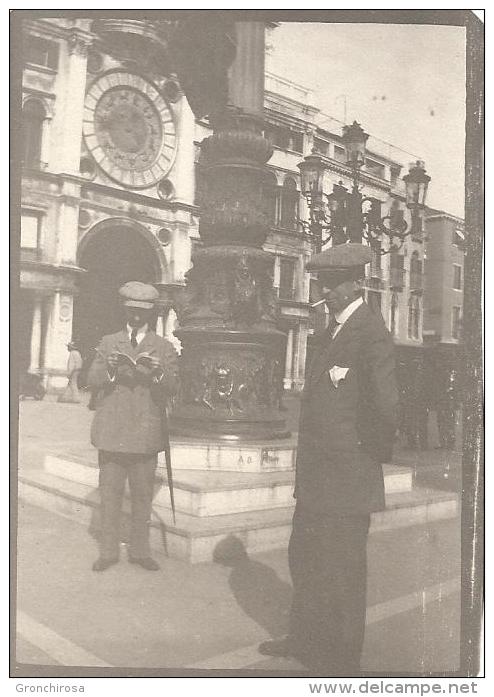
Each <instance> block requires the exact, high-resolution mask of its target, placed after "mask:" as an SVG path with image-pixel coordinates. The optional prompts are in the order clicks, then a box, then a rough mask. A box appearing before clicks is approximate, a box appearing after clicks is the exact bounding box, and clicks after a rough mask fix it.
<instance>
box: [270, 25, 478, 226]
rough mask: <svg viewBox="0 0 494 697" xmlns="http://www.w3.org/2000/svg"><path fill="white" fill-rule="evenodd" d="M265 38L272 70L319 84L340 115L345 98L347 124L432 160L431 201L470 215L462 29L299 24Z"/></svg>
mask: <svg viewBox="0 0 494 697" xmlns="http://www.w3.org/2000/svg"><path fill="white" fill-rule="evenodd" d="M266 42H267V44H268V54H267V59H266V69H267V70H268V71H270V72H273V73H275V74H277V75H280V76H282V77H285V78H288V79H289V80H292V81H293V82H297V83H299V84H302V85H304V86H306V87H310V88H312V89H313V90H314V93H315V94H314V97H315V98H314V104H315V106H317V107H318V108H320V109H321V110H322V111H324V112H325V113H327V114H329V115H331V116H333V117H335V118H337V119H340V120H341V121H343V120H344V109H345V101H346V111H347V122H348V123H351V122H352V121H353V120H354V119H356V120H357V121H358V122H359V123H361V124H362V126H363V127H364V129H365V130H366V131H367V132H368V133H370V134H371V135H373V136H376V137H378V138H380V139H383V140H385V141H387V142H389V143H391V144H393V145H395V146H397V147H399V148H402V149H404V150H406V151H407V152H409V153H410V154H411V155H415V156H416V157H420V159H423V160H424V161H425V165H426V169H427V172H428V174H429V175H430V176H431V177H432V179H431V183H430V185H429V194H428V199H427V203H428V205H430V206H432V207H434V208H439V209H442V210H445V211H447V212H448V213H451V214H453V215H457V216H459V217H463V215H464V196H465V194H464V156H465V29H464V28H463V27H443V26H427V25H399V24H394V25H385V24H320V23H298V22H293V23H282V24H280V25H279V26H278V27H277V28H276V29H274V30H272V31H270V32H269V34H268V36H267V39H266ZM343 95H345V97H344V96H343ZM412 159H413V158H412V157H410V158H408V160H407V162H406V163H405V164H407V163H408V161H412ZM403 173H405V172H403Z"/></svg>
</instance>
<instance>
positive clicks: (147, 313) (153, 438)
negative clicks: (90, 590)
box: [88, 281, 178, 571]
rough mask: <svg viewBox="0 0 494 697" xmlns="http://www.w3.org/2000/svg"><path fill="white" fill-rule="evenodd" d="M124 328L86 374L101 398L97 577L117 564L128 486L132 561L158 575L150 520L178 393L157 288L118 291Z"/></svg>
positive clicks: (96, 437)
mask: <svg viewBox="0 0 494 697" xmlns="http://www.w3.org/2000/svg"><path fill="white" fill-rule="evenodd" d="M119 295H120V297H121V299H122V301H123V305H124V309H125V314H126V320H127V323H126V326H125V327H124V328H123V330H122V331H120V332H117V333H116V334H110V335H108V336H104V337H103V338H102V340H101V342H100V344H99V346H98V348H97V351H96V357H95V359H94V361H93V364H92V365H91V368H90V370H89V374H88V383H89V386H90V388H91V389H92V390H98V398H97V400H96V413H95V416H94V420H93V424H92V428H91V442H92V444H93V445H94V446H95V447H96V448H98V451H99V465H100V495H101V538H100V556H99V558H98V559H97V560H96V562H95V563H94V564H93V570H94V571H105V569H108V568H109V567H110V566H112V565H113V564H116V563H117V562H118V559H119V543H120V534H119V527H120V512H121V507H122V499H123V494H124V489H125V482H126V480H127V479H128V480H129V488H130V496H131V532H130V541H129V561H130V562H131V563H134V564H139V565H140V566H142V567H143V568H145V569H148V570H150V571H155V570H158V569H159V566H158V564H157V563H156V561H155V560H154V559H152V558H151V553H150V547H149V529H148V526H149V519H150V517H151V503H152V498H153V486H154V478H155V471H156V465H157V461H158V453H159V452H160V451H162V450H164V448H165V446H166V443H167V438H168V435H167V422H166V402H167V399H168V397H170V396H171V395H172V394H174V393H175V392H176V389H177V386H178V378H177V374H178V371H177V356H176V353H175V349H174V348H173V346H172V344H171V343H170V342H169V341H167V340H166V339H163V338H162V337H160V336H157V335H156V333H155V332H153V331H151V330H150V329H149V323H150V320H151V318H152V315H153V312H154V308H155V303H156V301H157V299H158V297H159V294H158V291H157V290H156V289H155V288H154V287H153V286H150V285H148V284H145V283H140V282H139V281H129V282H128V283H126V284H125V285H124V286H122V288H120V290H119Z"/></svg>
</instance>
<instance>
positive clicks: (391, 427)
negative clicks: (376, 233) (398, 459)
mask: <svg viewBox="0 0 494 697" xmlns="http://www.w3.org/2000/svg"><path fill="white" fill-rule="evenodd" d="M370 260H371V250H370V249H369V248H368V247H366V246H364V245H361V244H356V243H349V244H342V245H338V246H335V247H332V248H331V249H328V250H325V251H324V252H321V253H320V254H316V255H315V256H313V257H312V259H311V260H310V262H309V264H308V265H307V269H308V270H312V271H315V272H317V273H318V278H319V282H320V284H321V286H322V293H323V297H324V299H325V302H326V305H327V307H328V310H329V316H330V321H329V326H328V327H327V329H326V331H325V332H323V333H322V335H321V336H320V340H319V344H318V346H317V347H316V349H315V351H314V357H313V359H312V362H311V364H310V365H309V366H308V370H307V374H306V381H305V388H304V394H303V400H302V411H301V418H300V429H299V443H298V454H297V465H296V467H297V469H296V485H295V494H294V495H295V498H296V508H295V514H294V518H293V529H292V535H291V539H290V543H289V564H290V572H291V576H292V583H293V590H294V595H293V603H292V609H291V616H290V623H289V633H288V636H287V637H286V638H285V639H282V640H279V641H271V642H265V643H264V644H261V646H260V647H259V650H260V652H261V653H263V654H265V655H271V656H294V657H296V658H297V659H299V660H300V661H301V662H302V663H303V664H304V665H305V666H307V667H308V668H309V669H310V670H313V671H315V672H324V673H325V674H340V675H349V676H351V675H357V674H358V672H359V669H360V668H359V663H360V655H361V651H362V645H363V639H364V627H365V613H366V577H367V561H366V545H367V536H368V531H369V523H370V514H371V513H372V512H373V511H379V510H381V509H383V508H384V481H383V472H382V466H381V463H384V462H388V461H389V459H390V457H391V449H392V443H393V440H394V434H395V427H396V425H395V418H396V415H397V412H398V390H397V387H396V381H395V374H394V370H395V367H394V360H393V342H392V339H391V336H390V334H389V332H388V331H387V329H386V327H385V325H384V322H383V320H382V317H381V316H380V315H379V316H378V315H377V314H374V313H373V312H372V311H371V310H370V308H369V307H368V305H367V304H366V303H365V302H364V300H363V298H362V279H363V277H364V275H365V264H366V263H368V262H370Z"/></svg>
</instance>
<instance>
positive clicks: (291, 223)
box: [280, 178, 299, 230]
mask: <svg viewBox="0 0 494 697" xmlns="http://www.w3.org/2000/svg"><path fill="white" fill-rule="evenodd" d="M298 203H299V192H298V191H297V185H296V183H295V181H294V180H293V179H291V178H288V179H285V182H284V184H283V188H282V191H281V216H280V217H281V220H280V224H281V227H283V228H286V229H287V230H296V229H297V221H298Z"/></svg>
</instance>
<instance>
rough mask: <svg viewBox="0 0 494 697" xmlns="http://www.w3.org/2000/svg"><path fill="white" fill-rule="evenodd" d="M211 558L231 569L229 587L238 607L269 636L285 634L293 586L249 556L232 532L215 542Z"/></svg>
mask: <svg viewBox="0 0 494 697" xmlns="http://www.w3.org/2000/svg"><path fill="white" fill-rule="evenodd" d="M213 560H214V561H215V562H216V563H217V564H221V565H223V566H226V567H230V568H231V570H232V571H231V574H230V577H229V579H228V583H229V586H230V589H231V591H232V593H233V596H234V597H235V600H236V601H237V603H238V605H239V607H240V608H241V609H242V610H243V611H244V612H245V614H246V615H248V616H249V617H250V618H251V619H253V620H254V621H255V622H257V624H258V625H260V626H261V627H263V628H264V629H265V630H266V631H267V632H268V633H269V634H270V635H271V636H272V637H275V636H281V635H283V634H285V633H286V631H287V626H288V615H289V611H290V606H291V599H292V588H291V586H290V584H288V583H285V582H284V581H282V580H281V579H280V578H279V576H278V575H277V573H276V572H275V571H274V570H273V569H272V568H271V567H270V566H268V565H267V564H263V563H262V562H259V561H253V560H252V559H250V558H249V556H248V554H247V552H246V549H245V547H244V544H243V543H242V541H241V540H239V539H238V538H237V537H235V536H234V535H229V536H228V537H226V538H225V539H224V540H222V541H221V542H219V543H218V545H217V546H216V548H215V550H214V553H213Z"/></svg>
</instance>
